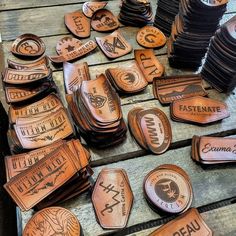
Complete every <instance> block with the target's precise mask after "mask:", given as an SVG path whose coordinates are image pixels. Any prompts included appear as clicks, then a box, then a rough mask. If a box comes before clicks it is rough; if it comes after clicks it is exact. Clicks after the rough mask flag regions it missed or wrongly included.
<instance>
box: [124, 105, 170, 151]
mask: <svg viewBox="0 0 236 236" xmlns="http://www.w3.org/2000/svg"><path fill="white" fill-rule="evenodd" d="M128 123H129V128H130V132H131V134H132V135H133V136H134V138H135V140H136V141H137V143H138V144H139V145H140V146H141V147H142V148H144V149H146V150H148V151H151V152H152V153H154V154H161V153H164V152H165V151H166V150H167V149H168V147H169V146H170V143H171V140H172V131H171V126H170V122H169V120H168V118H167V116H166V115H165V113H164V112H162V111H161V110H159V109H158V108H152V109H147V110H144V109H143V108H141V107H136V108H133V109H132V110H131V111H129V114H128Z"/></svg>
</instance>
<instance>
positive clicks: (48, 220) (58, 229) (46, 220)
mask: <svg viewBox="0 0 236 236" xmlns="http://www.w3.org/2000/svg"><path fill="white" fill-rule="evenodd" d="M42 232H43V235H45V236H46V235H68V236H80V235H81V230H80V223H79V221H78V219H77V217H76V216H75V215H74V214H73V213H72V212H70V211H68V210H67V209H65V208H62V207H48V208H45V209H43V210H41V211H39V212H37V213H35V214H34V215H33V217H32V218H31V219H30V220H29V222H28V223H27V224H26V226H25V228H24V231H23V236H34V235H41V234H42Z"/></svg>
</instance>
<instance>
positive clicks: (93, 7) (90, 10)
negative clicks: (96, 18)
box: [83, 2, 107, 18]
mask: <svg viewBox="0 0 236 236" xmlns="http://www.w3.org/2000/svg"><path fill="white" fill-rule="evenodd" d="M106 5H107V2H85V3H84V4H83V13H84V15H86V16H87V17H89V18H90V17H92V15H93V14H94V13H95V12H96V11H98V10H99V9H102V8H104V7H105V6H106Z"/></svg>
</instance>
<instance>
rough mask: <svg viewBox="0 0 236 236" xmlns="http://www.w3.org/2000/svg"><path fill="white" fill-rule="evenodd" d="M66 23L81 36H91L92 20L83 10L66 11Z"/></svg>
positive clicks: (74, 32) (73, 31)
mask: <svg viewBox="0 0 236 236" xmlns="http://www.w3.org/2000/svg"><path fill="white" fill-rule="evenodd" d="M65 25H66V27H67V28H68V29H69V30H70V31H71V32H72V33H73V34H74V35H75V36H77V37H79V38H87V37H89V36H90V21H89V19H88V18H87V17H86V16H85V15H84V14H83V13H82V12H81V11H75V12H70V13H66V14H65Z"/></svg>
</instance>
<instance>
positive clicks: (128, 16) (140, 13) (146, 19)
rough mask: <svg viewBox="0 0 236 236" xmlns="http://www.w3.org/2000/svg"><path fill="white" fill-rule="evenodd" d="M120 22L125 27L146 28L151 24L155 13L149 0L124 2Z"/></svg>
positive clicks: (126, 0) (119, 17) (125, 0)
mask: <svg viewBox="0 0 236 236" xmlns="http://www.w3.org/2000/svg"><path fill="white" fill-rule="evenodd" d="M118 19H119V21H120V22H121V23H122V24H124V25H131V26H137V27H140V26H144V25H147V24H151V23H152V21H153V13H152V8H151V4H150V1H149V0H144V1H143V0H122V2H121V6H120V14H119V16H118Z"/></svg>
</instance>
